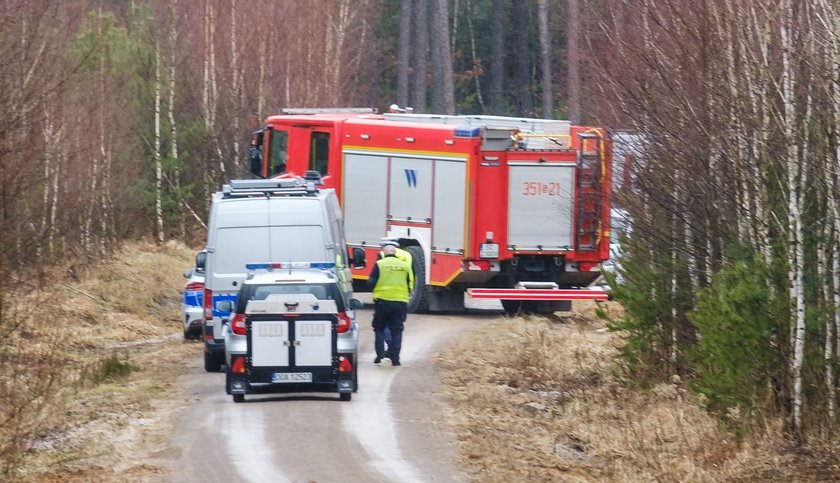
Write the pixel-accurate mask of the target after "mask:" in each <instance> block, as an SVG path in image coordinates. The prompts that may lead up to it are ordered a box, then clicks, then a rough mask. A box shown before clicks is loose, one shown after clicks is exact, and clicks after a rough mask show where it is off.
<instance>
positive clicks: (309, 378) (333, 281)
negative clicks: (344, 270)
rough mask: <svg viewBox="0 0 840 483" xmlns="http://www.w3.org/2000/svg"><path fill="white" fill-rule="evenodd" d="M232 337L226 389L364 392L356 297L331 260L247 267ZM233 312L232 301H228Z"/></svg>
mask: <svg viewBox="0 0 840 483" xmlns="http://www.w3.org/2000/svg"><path fill="white" fill-rule="evenodd" d="M246 268H247V269H248V270H249V274H248V278H247V280H246V281H245V282H244V283H243V284H242V287H241V288H240V289H239V294H238V297H237V301H236V304H235V310H234V315H233V317H232V319H231V323H230V324H229V326H228V327H227V329H226V331H225V356H226V361H227V370H226V378H225V391H226V392H227V393H228V394H231V395H232V396H233V400H234V402H242V401H244V399H245V394H251V393H269V392H271V393H275V392H337V393H339V395H340V398H341V400H343V401H349V400H350V398H351V396H352V393H353V392H354V391H355V390H356V389H357V388H358V372H357V361H358V357H357V353H358V344H359V327H358V324H357V323H356V317H355V312H354V311H355V309H358V308H361V307H362V303H361V302H360V301H359V300H357V299H354V298H352V292H350V291H348V290H347V289H346V284H343V283H341V281H340V280H339V277H338V275H337V273H336V272H335V264H334V263H331V262H315V263H313V262H301V263H295V262H288V263H255V264H249V265H247V267H246ZM221 305H223V306H224V308H226V309H228V310H231V309H233V308H234V307H233V306H232V305H233V304H232V303H231V302H229V301H228V302H223V303H221Z"/></svg>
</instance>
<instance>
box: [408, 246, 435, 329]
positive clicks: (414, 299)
mask: <svg viewBox="0 0 840 483" xmlns="http://www.w3.org/2000/svg"><path fill="white" fill-rule="evenodd" d="M405 251H407V252H408V253H410V254H411V266H412V269H413V270H414V291H412V292H411V298H410V299H409V300H408V313H410V314H417V313H423V312H428V310H429V298H428V296H429V293H428V287H426V258H425V257H424V256H423V249H422V248H420V247H418V246H410V247H405Z"/></svg>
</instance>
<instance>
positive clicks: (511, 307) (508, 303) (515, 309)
mask: <svg viewBox="0 0 840 483" xmlns="http://www.w3.org/2000/svg"><path fill="white" fill-rule="evenodd" d="M502 308H503V309H505V314H507V315H516V314H518V313H519V312H520V311H521V310H522V301H521V300H502Z"/></svg>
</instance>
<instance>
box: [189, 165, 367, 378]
mask: <svg viewBox="0 0 840 483" xmlns="http://www.w3.org/2000/svg"><path fill="white" fill-rule="evenodd" d="M319 185H320V175H318V173H317V172H307V174H306V177H305V178H294V179H260V180H231V181H230V182H229V183H228V184H226V185H224V186H223V187H222V191H220V192H217V193H215V194H213V198H212V203H211V206H210V217H209V223H208V225H209V226H208V232H207V247H206V251H207V260H206V268H205V280H204V319H205V320H204V341H205V350H204V369H205V370H206V371H208V372H216V371H219V370H220V369H221V367H222V365H224V364H225V347H224V336H225V326H226V325H227V324H228V323H229V321H230V318H231V314H230V311H229V304H225V305H224V306H220V305H219V304H220V302H224V301H229V302H232V303H233V304H235V302H236V297H237V292H239V289H240V287H241V285H242V283H243V282H244V281H245V275H246V270H245V265H246V264H247V263H252V262H256V261H266V260H272V261H276V260H281V261H322V260H329V261H331V262H334V263H335V267H334V268H333V269H332V270H333V271H334V272H335V273H336V275H337V277H338V282H339V283H340V284H342V285H346V289H343V290H345V291H349V290H351V286H352V284H351V275H350V265H351V263H350V262H351V261H350V260H348V253H347V246H346V243H345V238H344V221H343V218H342V216H341V208H340V207H339V204H338V198H337V197H336V195H335V191H334V190H332V189H319V188H318V186H319ZM354 262H355V264H358V266H364V252H363V251H362V250H360V249H359V250H355V251H354ZM355 264H354V266H356V265H355ZM226 307H227V308H228V310H224V308H226Z"/></svg>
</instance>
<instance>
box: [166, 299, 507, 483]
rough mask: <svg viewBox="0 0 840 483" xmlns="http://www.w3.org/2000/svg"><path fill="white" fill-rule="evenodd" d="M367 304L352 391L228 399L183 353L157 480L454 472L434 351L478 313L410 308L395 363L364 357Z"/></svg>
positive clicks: (441, 476) (473, 322) (404, 476)
mask: <svg viewBox="0 0 840 483" xmlns="http://www.w3.org/2000/svg"><path fill="white" fill-rule="evenodd" d="M371 316H372V313H371V310H370V309H364V310H360V311H358V313H357V320H358V321H359V326H360V368H359V370H360V372H359V391H358V392H357V393H355V394H354V395H353V400H352V401H350V402H341V401H339V399H338V395H337V394H336V395H332V394H306V395H285V394H281V395H277V394H273V395H272V394H266V395H249V396H248V397H247V398H246V401H245V403H242V404H235V403H233V402H232V400H231V398H230V396H228V395H227V394H225V392H224V375H223V374H208V373H205V372H204V370H203V366H202V365H201V360H200V359H199V358H196V359H195V360H194V361H190V363H189V365H188V368H187V371H188V372H189V373H188V374H187V375H186V376H185V377H183V378H182V379H183V380H184V383H185V384H186V385H187V391H186V393H187V397H189V398H192V399H193V404H192V405H191V407H190V408H189V409H188V410H185V411H183V412H182V414H180V415H179V416H178V418H177V427H176V433H175V434H176V435H177V436H175V441H174V445H173V446H174V447H176V448H179V450H180V451H179V454H175V455H172V456H173V461H172V464H171V465H169V466H170V473H169V474H167V475H165V477H164V479H165V480H166V481H180V482H199V481H201V482H205V481H229V482H234V481H254V482H257V481H260V482H264V481H272V482H280V481H339V480H340V481H347V482H352V481H360V482H361V481H364V482H377V481H381V482H386V481H387V482H393V481H404V482H412V481H416V482H421V481H422V482H426V481H462V480H463V478H462V477H461V476H460V474H459V470H458V468H457V466H456V464H455V456H456V450H455V447H454V443H453V441H454V439H453V437H452V434H451V428H450V427H449V426H448V425H447V423H446V415H445V408H444V407H443V406H442V405H441V404H440V403H439V400H438V396H437V395H436V391H437V390H438V387H439V386H438V385H439V381H438V379H437V376H436V372H435V364H434V356H435V354H437V353H438V352H440V351H441V349H442V348H443V347H444V345H445V344H446V342H447V341H448V340H450V339H452V338H453V337H456V336H458V335H459V334H461V333H463V332H464V331H467V330H470V329H472V328H475V327H476V326H477V325H478V324H480V323H482V322H483V321H486V320H487V318H488V317H496V316H500V315H498V314H493V315H488V314H476V315H410V316H409V320H408V322H407V324H406V331H405V335H404V342H403V353H402V357H401V359H402V363H403V365H402V366H401V367H392V366H391V365H390V362H389V361H387V360H386V361H384V362H383V363H382V364H380V365H374V364H373V354H374V351H373V333H372V330H371V329H370V320H371Z"/></svg>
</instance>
